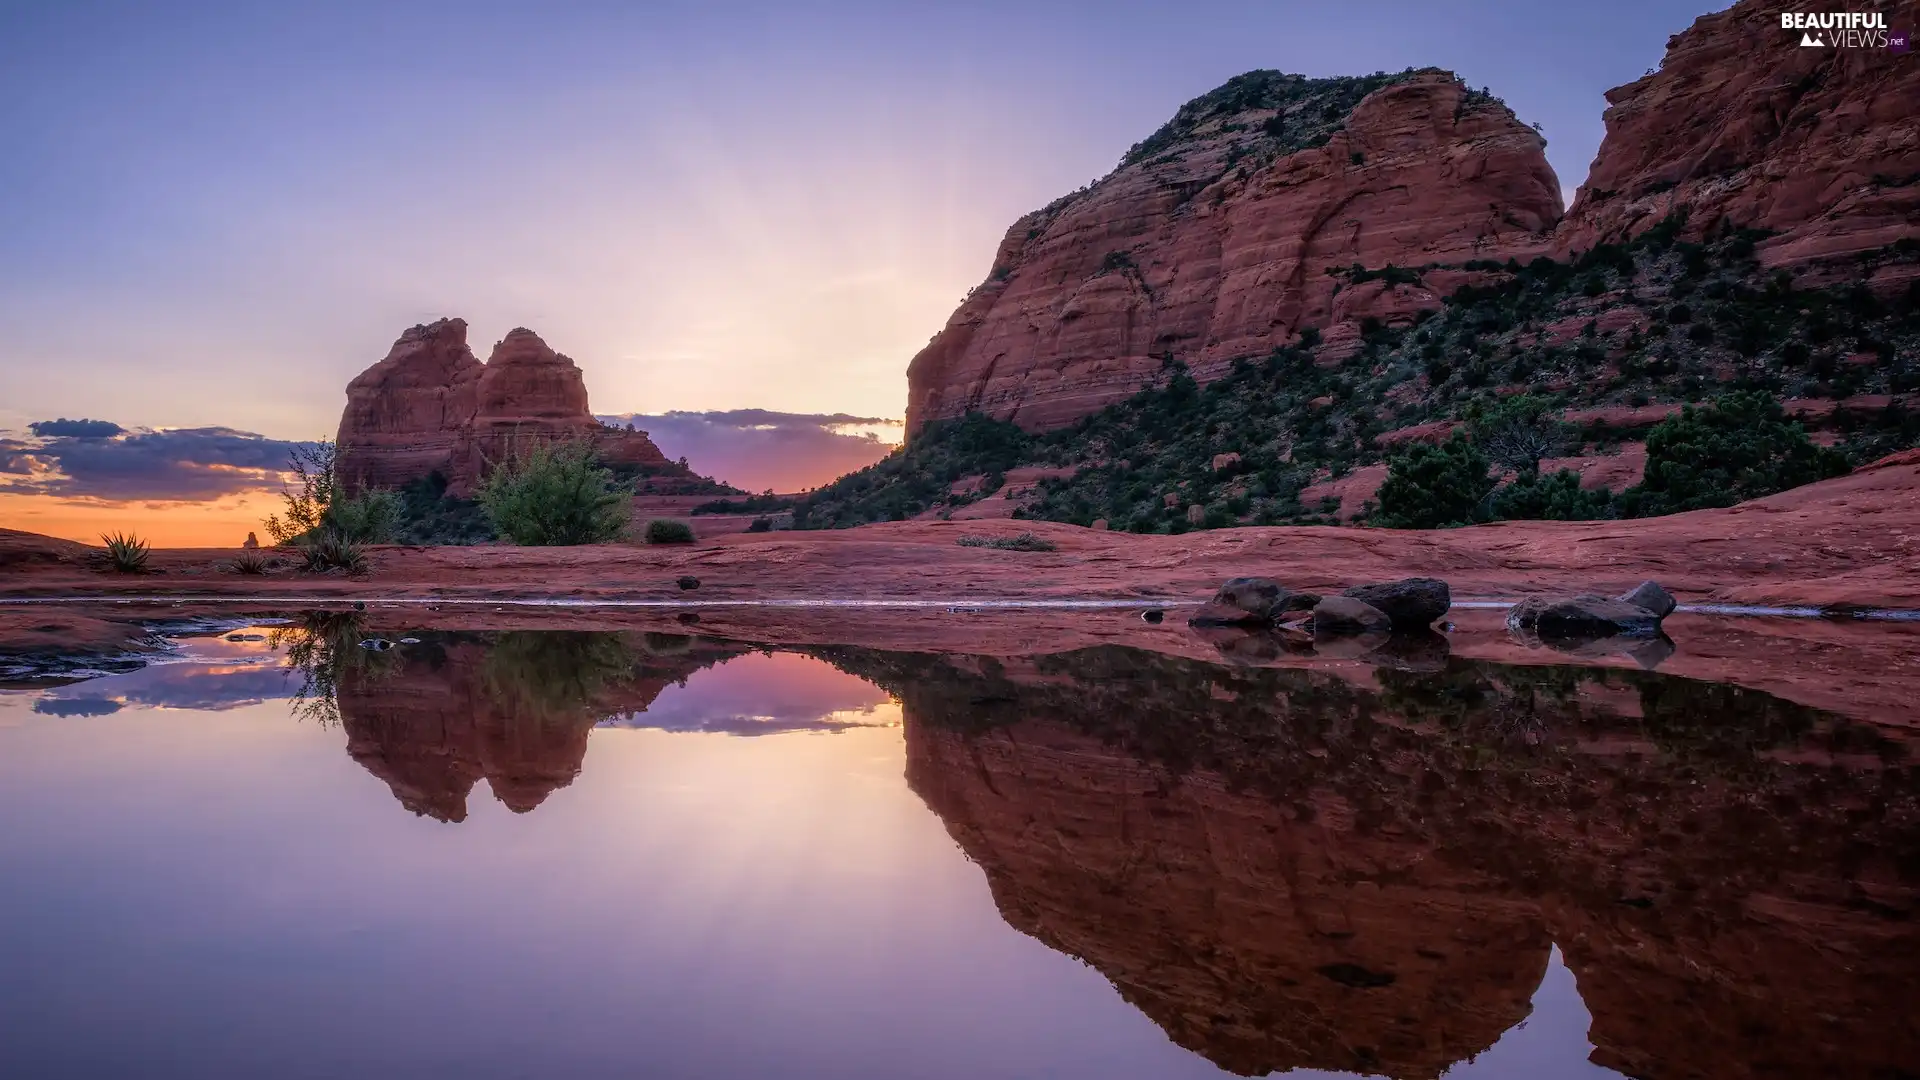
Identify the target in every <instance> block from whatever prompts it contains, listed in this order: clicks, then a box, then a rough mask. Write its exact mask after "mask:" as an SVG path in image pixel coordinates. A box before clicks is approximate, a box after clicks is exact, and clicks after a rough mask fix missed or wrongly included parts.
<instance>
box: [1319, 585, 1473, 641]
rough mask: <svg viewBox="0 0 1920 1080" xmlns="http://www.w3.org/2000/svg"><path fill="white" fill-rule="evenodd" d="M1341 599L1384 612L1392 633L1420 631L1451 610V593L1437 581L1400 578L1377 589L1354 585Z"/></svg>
mask: <svg viewBox="0 0 1920 1080" xmlns="http://www.w3.org/2000/svg"><path fill="white" fill-rule="evenodd" d="M1341 595H1342V596H1351V597H1353V598H1354V599H1355V600H1359V601H1361V602H1362V603H1365V604H1369V605H1371V606H1373V607H1375V608H1378V609H1379V610H1381V611H1383V612H1385V613H1386V616H1387V618H1389V619H1392V620H1393V625H1394V629H1396V630H1424V629H1426V628H1427V627H1429V626H1432V625H1433V621H1434V620H1435V619H1438V618H1439V617H1440V616H1442V615H1445V614H1446V613H1447V611H1448V609H1450V608H1452V607H1453V592H1452V590H1450V589H1449V588H1447V583H1446V582H1444V581H1441V580H1440V579H1439V578H1402V579H1400V580H1399V581H1388V582H1384V583H1382V584H1379V585H1356V586H1354V587H1353V588H1351V589H1348V590H1347V591H1346V592H1344V593H1342V594H1341Z"/></svg>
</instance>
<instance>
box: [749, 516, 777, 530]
mask: <svg viewBox="0 0 1920 1080" xmlns="http://www.w3.org/2000/svg"><path fill="white" fill-rule="evenodd" d="M747 531H748V532H750V533H763V532H772V531H773V519H772V518H769V517H757V518H754V519H753V520H752V521H749V522H747Z"/></svg>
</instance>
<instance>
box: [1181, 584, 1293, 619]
mask: <svg viewBox="0 0 1920 1080" xmlns="http://www.w3.org/2000/svg"><path fill="white" fill-rule="evenodd" d="M1292 595H1293V594H1292V593H1290V592H1288V591H1287V588H1286V586H1284V585H1282V584H1280V583H1279V582H1277V581H1273V580H1270V579H1268V578H1255V577H1240V578H1233V579H1232V580H1230V581H1228V582H1227V583H1226V584H1224V585H1222V586H1220V589H1219V591H1218V592H1215V593H1214V594H1213V599H1212V600H1209V601H1207V603H1206V605H1205V606H1203V607H1202V608H1201V609H1200V610H1199V611H1197V612H1195V613H1194V615H1193V617H1192V618H1191V619H1189V620H1187V621H1188V622H1189V623H1191V624H1193V625H1195V626H1243V625H1251V624H1256V623H1258V624H1267V623H1271V622H1273V620H1274V617H1275V616H1277V615H1279V614H1280V613H1281V612H1282V611H1285V610H1286V605H1287V603H1288V598H1289V597H1291V596H1292Z"/></svg>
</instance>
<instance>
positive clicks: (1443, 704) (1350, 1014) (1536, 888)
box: [827, 648, 1920, 1077]
mask: <svg viewBox="0 0 1920 1080" xmlns="http://www.w3.org/2000/svg"><path fill="white" fill-rule="evenodd" d="M827 655H828V658H829V659H831V660H833V661H834V662H835V663H838V664H840V665H841V666H842V667H844V668H846V669H847V670H849V671H853V672H855V673H857V674H862V675H864V676H866V677H868V678H871V679H873V680H874V681H876V682H878V683H880V684H881V685H883V686H885V687H887V688H888V689H890V690H892V691H893V692H895V693H896V694H898V695H900V696H901V697H902V700H903V702H904V707H905V714H906V718H907V730H906V734H907V748H908V765H907V770H908V779H909V782H910V783H911V784H912V785H913V787H914V789H915V790H916V791H918V792H919V793H920V794H921V795H922V797H923V798H925V799H926V801H927V804H928V805H929V807H931V808H932V809H933V810H934V811H935V812H936V813H938V814H939V815H940V816H941V817H942V819H943V820H944V821H945V822H946V824H947V827H948V830H949V832H950V833H951V835H952V836H953V837H954V839H955V840H956V841H957V842H958V843H959V844H960V845H961V847H962V848H963V849H965V851H966V852H967V854H968V855H969V856H970V857H971V858H972V859H973V860H974V861H975V862H977V863H978V864H979V865H980V866H981V867H982V869H983V870H984V872H985V873H986V875H987V880H988V883H989V885H990V886H991V888H992V890H993V894H994V898H995V901H996V903H997V904H998V905H999V907H1000V909H1001V912H1002V914H1003V915H1004V916H1005V917H1006V919H1007V921H1008V922H1009V924H1010V925H1012V926H1014V927H1016V928H1018V929H1020V930H1022V931H1024V932H1026V933H1029V934H1031V935H1033V936H1034V937H1036V938H1038V939H1039V940H1041V941H1043V942H1045V943H1047V944H1048V945H1050V946H1052V947H1054V948H1057V949H1060V950H1062V951H1065V952H1068V953H1071V954H1072V955H1075V956H1077V957H1080V958H1082V959H1084V960H1085V961H1087V962H1088V963H1090V964H1092V965H1093V966H1094V967H1096V968H1097V969H1099V970H1100V971H1101V972H1102V973H1104V974H1105V975H1106V976H1107V977H1108V978H1109V979H1111V980H1112V981H1113V983H1114V985H1115V986H1116V988H1118V989H1119V990H1120V992H1121V993H1122V994H1123V995H1124V996H1125V997H1126V998H1127V1000H1129V1001H1131V1002H1133V1003H1134V1004H1135V1005H1136V1006H1138V1007H1139V1008H1140V1009H1141V1010H1142V1011H1143V1012H1145V1013H1147V1014H1148V1015H1149V1016H1150V1017H1152V1018H1153V1019H1154V1020H1155V1021H1156V1022H1157V1023H1159V1024H1160V1025H1161V1026H1162V1027H1163V1028H1164V1029H1165V1030H1166V1031H1167V1032H1168V1034H1169V1036H1170V1037H1171V1038H1173V1039H1174V1040H1175V1041H1177V1042H1179V1043H1180V1044H1181V1045H1183V1046H1187V1047H1189V1048H1191V1049H1194V1050H1195V1051H1197V1052H1199V1053H1201V1054H1204V1055H1206V1056H1207V1057H1208V1058H1210V1059H1211V1060H1213V1061H1214V1062H1216V1063H1217V1064H1219V1065H1221V1066H1223V1067H1225V1068H1228V1069H1232V1070H1234V1071H1236V1072H1241V1073H1245V1074H1257V1073H1264V1072H1266V1071H1268V1070H1275V1069H1288V1068H1298V1067H1316V1068H1329V1069H1350V1070H1356V1071H1364V1072H1371V1073H1385V1074H1387V1075H1391V1076H1404V1077H1430V1076H1435V1075H1438V1074H1439V1073H1440V1072H1441V1071H1443V1070H1444V1069H1445V1068H1447V1067H1448V1066H1449V1065H1450V1064H1452V1063H1453V1062H1456V1061H1458V1060H1461V1059H1462V1058H1464V1057H1467V1056H1470V1055H1472V1054H1474V1053H1477V1052H1478V1051H1479V1050H1481V1049H1484V1048H1485V1047H1487V1046H1489V1045H1491V1043H1492V1042H1493V1041H1494V1040H1495V1039H1497V1038H1498V1036H1499V1035H1500V1033H1501V1032H1502V1031H1503V1030H1505V1029H1506V1028H1507V1027H1509V1026H1511V1025H1512V1024H1513V1023H1514V1022H1516V1021H1518V1020H1519V1019H1521V1018H1523V1017H1524V1016H1525V1015H1526V1013H1527V1009H1528V1001H1529V998H1530V996H1531V994H1532V993H1533V991H1534V989H1535V987H1536V985H1537V983H1538V980H1539V978H1540V974H1541V972H1542V971H1543V969H1544V965H1545V964H1546V962H1547V956H1548V949H1549V943H1550V942H1557V943H1558V944H1559V945H1560V946H1561V948H1562V950H1563V952H1564V954H1565V956H1566V959H1567V962H1568V965H1569V967H1570V968H1571V969H1572V970H1573V972H1574V974H1575V976H1576V977H1577V979H1578V981H1579V986H1580V991H1581V994H1582V997H1583V998H1584V999H1585V1001H1586V1004H1587V1006H1588V1007H1589V1009H1590V1010H1591V1012H1592V1014H1593V1023H1592V1028H1591V1031H1590V1033H1589V1038H1590V1040H1591V1041H1592V1042H1593V1044H1594V1045H1595V1050H1594V1052H1593V1058H1594V1060H1595V1061H1597V1062H1599V1063H1601V1064H1604V1065H1608V1066H1611V1067H1613V1068H1616V1069H1620V1070H1622V1071H1625V1072H1628V1073H1629V1074H1631V1075H1636V1076H1646V1077H1668V1076H1672V1077H1685V1076H1705V1075H1713V1076H1725V1075H1731V1076H1748V1077H1803V1076H1856V1075H1861V1076H1865V1075H1900V1074H1901V1073H1900V1072H1899V1070H1901V1069H1903V1068H1906V1067H1908V1066H1909V1065H1910V1063H1911V1062H1912V1061H1914V1060H1916V1058H1917V1057H1920V1034H1916V1033H1915V1031H1914V1030H1913V1028H1912V1025H1911V1023H1910V1022H1909V1018H1910V1004H1909V1003H1910V1002H1911V1001H1912V1000H1913V995H1914V994H1915V993H1916V992H1920V929H1917V928H1916V926H1915V924H1914V922H1913V918H1912V916H1913V913H1914V910H1915V907H1916V904H1917V903H1920V780H1917V779H1916V771H1915V769H1914V766H1913V765H1912V763H1911V761H1910V759H1909V758H1908V757H1907V755H1906V752H1905V748H1904V745H1903V744H1901V743H1899V742H1893V741H1888V738H1887V736H1886V733H1885V732H1883V731H1882V730H1881V729H1877V728H1873V727H1870V726H1860V725H1854V724H1850V723H1848V722H1845V721H1843V720H1840V719H1839V718H1836V717H1834V716H1832V715H1831V714H1825V713H1821V712H1818V711H1816V710H1811V709H1807V708H1805V707H1801V706H1797V705H1793V704H1790V703H1787V702H1784V701H1780V700H1778V699H1775V698H1771V697H1769V696H1767V695H1765V694H1761V693H1757V692H1754V691H1747V690H1740V689H1737V688H1730V687H1725V686H1717V685H1711V684H1702V683H1695V682H1691V681H1689V680H1685V679H1679V678H1674V677H1669V676H1663V675H1659V674H1655V673H1649V672H1637V671H1624V670H1610V671H1603V670H1596V669H1570V668H1566V669H1555V668H1522V667H1507V666H1503V665H1492V664H1474V663H1467V662H1463V661H1459V660H1454V661H1451V662H1449V663H1447V664H1445V665H1444V666H1443V667H1442V668H1441V669H1440V670H1436V671H1400V670H1392V669H1385V668H1381V669H1374V670H1372V671H1370V672H1369V671H1364V670H1362V669H1355V670H1353V671H1350V672H1348V673H1347V674H1346V677H1344V678H1343V677H1340V676H1338V675H1336V674H1334V673H1329V672H1326V671H1314V670H1306V671H1303V670H1286V669H1258V668H1226V667H1216V666H1213V665H1207V664H1201V663H1197V662H1193V661H1188V660H1181V659H1176V658H1170V657H1164V656H1156V655H1152V654H1145V653H1137V652H1132V651H1130V650H1124V649H1117V648H1102V649H1091V650H1086V651H1083V652H1079V653H1072V654H1065V655H1061V656H1053V657H1042V658H1039V659H1035V660H1031V661H1021V662H1018V663H1017V664H1016V663H1015V662H1011V661H1009V662H997V661H992V660H977V659H968V658H947V657H936V656H920V657H912V656H902V655H900V654H892V655H888V654H877V653H860V652H857V651H853V650H830V651H828V653H827Z"/></svg>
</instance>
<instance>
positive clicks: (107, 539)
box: [100, 533, 151, 574]
mask: <svg viewBox="0 0 1920 1080" xmlns="http://www.w3.org/2000/svg"><path fill="white" fill-rule="evenodd" d="M100 542H101V543H102V544H105V545H106V548H107V565H108V566H109V567H111V568H112V569H113V571H114V572H115V573H117V574H144V573H146V572H147V556H148V555H149V554H151V551H150V549H149V548H148V546H147V542H146V541H145V540H142V539H140V538H139V537H137V536H134V535H133V534H132V533H110V534H107V535H103V536H101V537H100Z"/></svg>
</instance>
